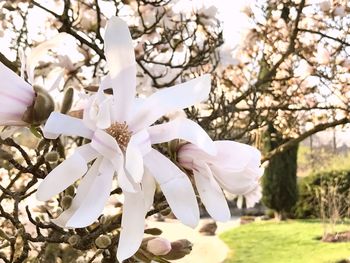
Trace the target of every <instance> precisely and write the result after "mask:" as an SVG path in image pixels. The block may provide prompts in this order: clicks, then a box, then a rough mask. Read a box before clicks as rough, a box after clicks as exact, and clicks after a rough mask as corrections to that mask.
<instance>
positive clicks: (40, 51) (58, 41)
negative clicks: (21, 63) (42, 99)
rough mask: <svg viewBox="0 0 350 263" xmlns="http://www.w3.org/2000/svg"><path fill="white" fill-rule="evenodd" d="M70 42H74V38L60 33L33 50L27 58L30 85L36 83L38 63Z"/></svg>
mask: <svg viewBox="0 0 350 263" xmlns="http://www.w3.org/2000/svg"><path fill="white" fill-rule="evenodd" d="M69 40H73V38H72V36H70V35H69V34H67V33H59V34H57V35H56V36H54V37H53V38H51V39H49V40H47V41H45V42H43V43H41V44H40V45H38V46H36V47H35V48H33V49H32V50H31V52H30V54H29V55H28V57H27V65H26V66H27V74H28V79H29V82H30V83H34V69H35V67H36V66H37V65H38V62H39V61H40V60H41V59H42V58H43V57H44V56H45V55H47V53H48V51H49V50H50V49H52V48H56V47H59V46H60V45H62V44H64V43H66V42H67V41H69Z"/></svg>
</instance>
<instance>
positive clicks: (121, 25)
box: [104, 17, 136, 122]
mask: <svg viewBox="0 0 350 263" xmlns="http://www.w3.org/2000/svg"><path fill="white" fill-rule="evenodd" d="M104 39H105V55H106V59H107V64H108V68H109V75H110V78H111V84H112V88H113V94H114V98H115V100H116V104H115V106H116V109H115V114H116V121H118V122H122V121H127V120H128V116H127V115H128V114H129V112H130V109H131V107H132V104H133V100H134V98H135V92H136V61H135V53H134V47H133V44H132V39H131V35H130V31H129V28H128V25H127V24H126V23H125V22H124V21H123V20H122V19H120V18H118V17H112V18H110V19H109V21H108V24H107V28H106V32H105V38H104Z"/></svg>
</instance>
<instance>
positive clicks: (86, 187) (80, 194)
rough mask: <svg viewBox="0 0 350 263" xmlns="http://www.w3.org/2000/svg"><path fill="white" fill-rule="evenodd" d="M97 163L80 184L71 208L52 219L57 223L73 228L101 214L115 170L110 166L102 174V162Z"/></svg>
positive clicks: (88, 222)
mask: <svg viewBox="0 0 350 263" xmlns="http://www.w3.org/2000/svg"><path fill="white" fill-rule="evenodd" d="M96 163H97V164H96V165H95V164H94V165H93V166H92V167H91V168H90V170H89V172H88V173H87V174H86V175H85V176H84V178H83V179H82V181H81V183H80V184H79V186H78V189H77V194H76V196H75V197H74V199H73V202H72V205H71V206H70V208H69V209H67V210H66V211H64V212H63V213H62V214H61V215H60V216H59V217H58V218H56V219H54V220H52V221H53V222H54V223H55V224H57V225H60V226H62V225H63V226H65V227H72V228H80V227H86V226H88V225H91V224H92V223H93V222H94V221H95V220H96V219H97V218H98V217H99V216H100V214H101V213H102V211H103V208H104V206H105V204H106V202H107V199H108V197H109V194H110V192H111V188H112V179H113V174H114V171H113V167H112V166H110V169H109V171H107V172H106V173H103V174H100V173H99V172H98V166H99V163H100V162H99V161H96Z"/></svg>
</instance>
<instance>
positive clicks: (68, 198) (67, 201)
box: [61, 195, 73, 210]
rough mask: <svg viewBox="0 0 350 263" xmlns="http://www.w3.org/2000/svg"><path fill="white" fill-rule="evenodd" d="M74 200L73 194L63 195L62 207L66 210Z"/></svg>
mask: <svg viewBox="0 0 350 263" xmlns="http://www.w3.org/2000/svg"><path fill="white" fill-rule="evenodd" d="M72 201H73V198H72V197H71V196H69V195H65V196H63V197H62V199H61V207H62V208H63V209H64V210H66V209H68V208H69V207H70V206H71V204H72Z"/></svg>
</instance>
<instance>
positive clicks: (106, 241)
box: [95, 235, 112, 248]
mask: <svg viewBox="0 0 350 263" xmlns="http://www.w3.org/2000/svg"><path fill="white" fill-rule="evenodd" d="M95 244H96V246H97V247H98V248H107V247H108V246H110V245H111V244H112V240H111V238H110V237H109V236H107V235H102V236H99V237H98V238H96V240H95Z"/></svg>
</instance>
